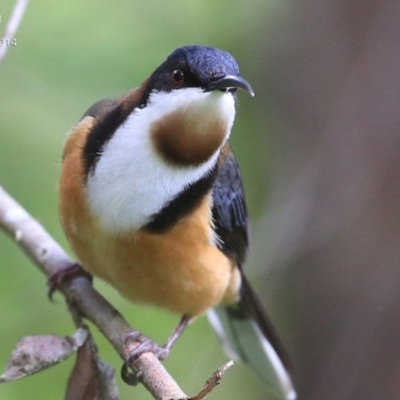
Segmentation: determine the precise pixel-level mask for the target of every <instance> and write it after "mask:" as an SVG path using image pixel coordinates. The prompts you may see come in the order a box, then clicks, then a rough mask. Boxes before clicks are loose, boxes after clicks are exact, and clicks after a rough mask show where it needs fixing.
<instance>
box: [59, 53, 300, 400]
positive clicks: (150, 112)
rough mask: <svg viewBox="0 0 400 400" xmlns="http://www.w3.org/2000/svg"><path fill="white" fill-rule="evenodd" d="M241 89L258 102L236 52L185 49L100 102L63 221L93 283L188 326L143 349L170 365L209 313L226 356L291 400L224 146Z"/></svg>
mask: <svg viewBox="0 0 400 400" xmlns="http://www.w3.org/2000/svg"><path fill="white" fill-rule="evenodd" d="M238 89H243V90H245V91H247V92H249V93H250V94H251V95H252V96H254V92H253V89H252V87H251V86H250V84H249V83H248V82H247V81H246V80H245V79H244V78H242V77H241V76H240V75H239V67H238V64H237V62H236V60H235V59H234V57H233V56H232V55H231V54H230V53H228V52H226V51H223V50H220V49H217V48H214V47H209V46H203V45H188V46H184V47H180V48H178V49H176V50H174V51H173V52H172V53H171V54H170V55H169V56H168V57H167V58H166V60H165V61H164V62H162V64H161V65H160V66H159V67H157V68H156V69H155V70H154V72H153V73H151V75H150V76H149V77H148V78H147V79H145V80H144V82H143V83H142V84H141V85H140V86H138V87H137V88H135V89H133V90H130V91H128V92H127V93H126V94H124V95H122V96H121V97H118V98H112V99H105V100H100V101H99V102H97V103H95V104H94V105H93V106H92V107H90V108H89V109H88V110H87V111H86V113H85V114H84V115H83V116H82V118H81V119H80V120H79V122H78V123H77V124H76V125H75V126H74V127H73V128H72V130H71V131H70V132H69V135H68V137H67V140H66V143H65V146H64V151H63V155H62V165H61V176H60V182H59V214H60V221H61V225H62V228H63V230H64V232H65V235H66V237H67V239H68V242H69V244H70V247H71V249H72V251H73V252H74V253H75V255H76V257H77V260H78V262H79V264H80V265H82V267H83V269H84V270H85V271H86V272H87V273H89V274H90V275H93V276H96V277H98V278H100V279H102V280H104V281H106V282H107V283H109V284H110V285H111V286H113V287H114V288H115V289H117V291H118V292H119V293H120V294H121V295H122V296H123V297H125V298H126V299H127V300H129V301H131V302H134V303H144V304H148V305H152V306H156V307H160V308H163V309H166V310H168V311H171V312H173V313H176V314H179V315H181V316H182V317H181V320H180V323H179V325H178V326H177V328H176V330H175V331H174V333H173V334H172V336H171V338H170V339H169V340H168V342H167V344H166V345H165V346H158V347H157V346H156V345H155V346H150V347H149V348H148V347H146V343H143V346H142V348H141V350H142V351H145V350H151V351H153V350H154V352H155V354H157V355H158V356H159V357H160V359H162V358H165V356H166V355H167V354H168V352H169V351H170V349H171V347H172V344H173V343H174V342H175V341H176V339H177V338H178V337H179V336H180V334H181V333H182V332H183V331H184V329H185V328H186V326H187V325H188V324H189V323H190V322H191V321H192V320H193V319H195V318H196V317H199V316H202V315H205V314H207V315H208V317H209V320H210V322H211V325H212V326H213V327H214V329H215V330H216V332H217V334H218V336H220V338H221V340H222V342H223V344H224V347H225V348H226V349H227V351H228V353H229V354H231V355H235V356H236V357H239V358H240V359H242V360H243V361H245V362H248V363H249V364H250V365H251V366H253V367H254V369H255V370H256V372H257V373H258V375H259V376H260V377H261V378H263V379H264V380H265V381H266V382H267V383H268V384H269V390H270V391H271V393H273V394H274V395H275V397H274V398H277V399H285V400H293V399H295V398H296V392H295V389H294V386H293V383H292V379H291V373H290V371H291V363H290V361H289V358H288V356H287V353H286V351H285V349H284V347H283V346H282V344H281V341H280V339H279V337H278V335H277V333H276V332H275V329H274V327H273V325H272V323H271V322H270V320H269V318H268V317H267V314H266V313H265V311H264V309H263V307H262V305H261V302H260V301H259V299H258V297H257V295H256V293H255V291H254V290H253V289H252V287H251V285H250V283H249V281H248V279H247V278H246V276H245V272H244V269H243V267H244V263H245V260H246V255H247V252H248V247H249V226H248V225H249V223H248V214H247V208H246V202H245V194H244V189H243V184H242V178H241V174H240V170H239V166H238V163H237V160H236V158H235V156H234V154H233V152H232V150H231V147H230V145H229V142H228V139H229V136H230V134H231V130H232V126H233V123H234V119H235V111H236V100H237V92H238ZM148 344H149V343H147V345H148ZM157 349H158V350H159V352H158V353H157Z"/></svg>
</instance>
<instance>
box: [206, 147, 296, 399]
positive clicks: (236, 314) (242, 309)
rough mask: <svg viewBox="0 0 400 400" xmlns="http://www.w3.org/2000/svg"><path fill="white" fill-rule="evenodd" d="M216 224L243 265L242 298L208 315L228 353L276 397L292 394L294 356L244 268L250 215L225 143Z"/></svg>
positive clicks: (224, 244) (222, 244) (223, 246)
mask: <svg viewBox="0 0 400 400" xmlns="http://www.w3.org/2000/svg"><path fill="white" fill-rule="evenodd" d="M213 219H214V229H215V232H216V233H217V235H218V237H219V242H218V247H219V249H220V250H221V251H222V252H223V253H224V254H225V255H226V256H227V257H229V258H230V259H232V260H234V261H235V262H236V264H237V266H238V267H239V268H240V270H241V275H242V285H241V288H240V300H239V302H238V303H237V304H235V305H232V306H227V307H224V306H219V307H216V308H215V309H214V310H211V311H209V312H208V318H209V321H210V323H211V325H212V326H213V327H214V329H215V331H216V332H217V334H218V336H219V337H220V339H221V341H222V343H223V344H224V347H225V349H226V350H227V353H228V355H230V356H232V355H233V356H234V355H236V356H237V357H239V358H241V359H242V360H243V361H245V362H248V363H249V364H250V365H251V366H252V367H253V368H254V369H255V370H256V372H257V373H258V374H259V375H260V377H261V378H262V379H263V380H265V381H266V382H267V383H268V384H269V385H270V387H271V389H272V391H273V392H275V395H276V398H277V399H285V400H293V399H295V398H296V392H295V390H294V389H293V385H292V382H291V378H290V375H289V374H288V372H287V370H290V367H291V365H290V360H289V358H288V356H287V353H286V351H285V349H284V348H283V346H282V344H281V341H280V339H279V337H278V335H277V333H276V332H275V329H274V327H273V325H272V323H271V321H270V319H269V318H268V316H267V314H266V313H265V311H264V309H263V307H262V305H261V303H260V301H259V299H258V297H257V295H256V293H255V292H254V290H253V289H252V288H251V286H250V283H249V282H248V280H247V279H246V276H245V275H244V273H243V268H242V266H243V263H244V261H245V258H246V253H247V249H248V244H249V239H248V235H249V234H248V216H247V210H246V203H245V197H244V190H243V186H242V179H241V176H240V171H239V166H238V164H237V162H236V159H235V156H234V155H233V153H232V152H231V151H230V149H229V147H228V146H227V145H226V146H225V147H224V149H223V151H222V152H221V156H220V159H219V170H218V175H217V178H216V182H215V184H214V186H213Z"/></svg>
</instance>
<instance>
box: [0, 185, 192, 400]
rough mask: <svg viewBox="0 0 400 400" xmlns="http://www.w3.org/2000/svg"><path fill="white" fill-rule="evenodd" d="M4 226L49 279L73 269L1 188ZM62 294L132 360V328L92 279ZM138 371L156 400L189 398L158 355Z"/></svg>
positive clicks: (144, 358) (0, 216)
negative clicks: (129, 345)
mask: <svg viewBox="0 0 400 400" xmlns="http://www.w3.org/2000/svg"><path fill="white" fill-rule="evenodd" d="M0 226H1V227H2V228H3V229H4V230H5V231H6V232H7V233H8V234H10V235H11V236H12V237H13V238H14V239H15V240H16V241H17V242H18V244H19V245H20V246H21V248H22V249H23V250H24V251H25V253H27V255H28V256H29V257H30V258H31V259H32V260H33V261H34V262H35V264H36V265H37V266H38V267H39V268H40V270H41V271H42V272H44V273H45V275H46V276H47V277H49V276H51V275H52V274H54V273H56V272H58V271H60V270H61V269H63V268H66V267H68V266H70V265H72V261H71V260H70V259H69V257H68V256H67V254H66V253H65V252H64V250H63V249H62V248H61V247H60V245H59V244H58V243H57V242H55V240H54V239H53V238H52V237H51V236H50V235H49V234H48V233H47V232H46V231H45V230H44V228H43V227H42V225H40V224H39V222H37V221H36V220H35V219H34V218H33V217H32V216H31V215H30V214H28V213H27V212H26V211H25V209H23V208H22V207H21V206H20V205H19V204H18V203H17V202H16V201H15V200H14V199H13V198H12V197H11V196H10V195H8V193H6V192H5V191H4V189H3V188H2V187H1V186H0ZM60 290H61V291H62V293H63V294H64V295H65V296H66V298H67V301H68V302H69V303H72V304H74V305H75V306H76V307H77V308H78V310H79V311H80V312H81V313H82V315H84V316H85V317H86V318H87V319H89V320H90V321H91V322H93V323H94V324H95V325H96V326H97V327H98V328H99V330H100V331H101V332H102V333H103V334H104V336H105V337H106V338H107V339H108V340H109V342H110V343H111V344H112V345H113V347H114V348H115V350H116V351H117V352H118V354H119V355H120V356H121V357H122V358H123V359H124V360H126V359H127V358H129V348H127V346H126V345H125V339H126V337H127V336H128V335H129V334H130V333H132V331H133V329H132V327H131V326H129V324H128V322H127V321H126V320H125V319H124V318H123V317H122V316H121V314H120V313H119V312H118V311H117V310H116V309H115V308H113V307H112V306H111V304H110V303H108V302H107V301H106V300H105V299H104V297H102V296H101V295H100V294H99V293H98V292H97V291H96V290H95V289H94V288H93V286H92V285H91V284H90V282H89V281H88V279H86V278H84V277H78V278H75V279H73V280H71V281H70V282H68V283H65V284H63V285H62V286H61V288H60ZM132 367H133V365H132ZM135 367H136V368H137V369H139V370H140V378H139V379H140V381H141V382H142V383H143V385H144V386H145V387H146V389H147V390H148V391H149V392H150V393H151V394H152V396H153V397H154V398H155V399H156V400H166V399H177V398H179V399H182V398H186V397H187V396H186V395H185V394H184V392H183V391H182V390H181V389H180V387H179V386H178V384H177V383H176V382H175V380H174V379H173V378H172V377H171V376H170V375H169V374H168V372H167V371H166V369H165V368H164V366H163V365H162V364H161V363H160V362H159V361H158V359H157V358H156V357H155V356H154V354H152V353H145V354H143V355H142V356H141V357H140V358H139V359H138V360H136V361H135Z"/></svg>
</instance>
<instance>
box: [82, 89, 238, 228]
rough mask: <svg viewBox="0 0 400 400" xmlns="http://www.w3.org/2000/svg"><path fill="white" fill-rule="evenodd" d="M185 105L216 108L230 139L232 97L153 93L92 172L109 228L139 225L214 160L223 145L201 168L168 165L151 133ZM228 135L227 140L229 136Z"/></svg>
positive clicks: (94, 199) (92, 190)
mask: <svg viewBox="0 0 400 400" xmlns="http://www.w3.org/2000/svg"><path fill="white" fill-rule="evenodd" d="M180 107H185V108H186V109H187V110H188V112H200V113H203V112H204V113H210V112H215V113H218V114H219V115H221V116H223V117H224V118H225V119H226V121H227V124H226V126H227V132H226V139H228V137H229V134H230V130H231V127H232V124H233V121H234V116H235V104H234V99H233V96H232V95H231V94H229V93H222V92H209V93H205V92H203V91H202V90H201V89H198V88H186V89H180V90H176V91H173V92H170V93H164V92H156V93H153V94H152V95H151V96H150V98H149V102H148V104H147V106H146V107H145V108H143V109H135V110H134V111H133V112H132V113H131V114H130V115H129V117H128V118H127V119H126V121H125V122H124V123H123V124H122V125H121V126H120V127H119V128H118V129H117V131H116V132H115V133H114V135H113V136H112V138H111V139H110V141H109V142H108V143H106V145H105V146H104V149H103V153H102V155H101V156H100V158H99V160H98V162H97V164H96V166H95V170H94V173H93V174H91V173H89V176H88V183H87V186H88V197H89V206H90V210H91V212H92V213H93V214H94V215H95V216H97V217H98V218H99V220H100V223H101V224H102V226H103V228H104V229H106V230H107V231H109V232H110V233H123V232H127V231H129V230H136V229H139V228H140V227H142V226H143V225H145V224H146V223H148V222H150V220H151V217H152V216H153V215H155V214H157V213H158V212H160V211H161V209H162V208H163V207H164V206H165V205H166V204H167V203H169V202H170V201H171V200H173V199H174V198H175V197H176V196H177V195H178V194H179V193H180V192H181V191H182V190H183V189H184V188H186V187H187V186H188V185H189V184H191V183H194V182H196V181H197V180H199V179H200V178H202V177H203V176H205V175H206V174H207V173H208V172H209V171H210V170H211V169H212V167H213V166H214V165H215V163H216V161H217V158H218V155H219V149H218V150H217V151H216V152H215V153H214V154H213V155H212V157H211V158H210V159H208V160H207V161H206V162H204V163H203V164H201V165H199V166H196V167H176V166H173V165H170V164H167V162H166V161H165V160H163V159H162V158H161V157H160V155H159V154H158V153H157V151H156V149H155V148H154V146H153V143H152V141H151V137H150V131H151V125H152V124H153V123H154V122H155V121H157V120H159V119H160V118H163V117H164V116H166V115H168V114H170V113H172V112H173V111H174V110H176V109H179V108H180ZM226 139H225V140H226Z"/></svg>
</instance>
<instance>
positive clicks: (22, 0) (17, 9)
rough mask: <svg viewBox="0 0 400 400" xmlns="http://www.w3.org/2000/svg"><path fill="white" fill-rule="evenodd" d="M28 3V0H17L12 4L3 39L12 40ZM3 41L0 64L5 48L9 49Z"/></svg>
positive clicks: (5, 51)
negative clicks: (12, 8) (12, 7)
mask: <svg viewBox="0 0 400 400" xmlns="http://www.w3.org/2000/svg"><path fill="white" fill-rule="evenodd" d="M27 5H28V0H17V1H16V3H15V6H14V10H13V12H12V14H11V17H10V20H9V21H8V24H7V27H6V31H5V33H4V36H3V39H8V40H10V41H11V40H13V38H14V37H15V34H16V33H17V30H18V27H19V25H20V23H21V21H22V18H23V16H24V13H25V10H26V6H27ZM5 43H6V42H4V43H3V45H2V46H1V47H0V64H1V63H2V61H3V60H4V58H5V56H6V53H7V50H8V49H9V47H10V46H9V45H6V44H5Z"/></svg>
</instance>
